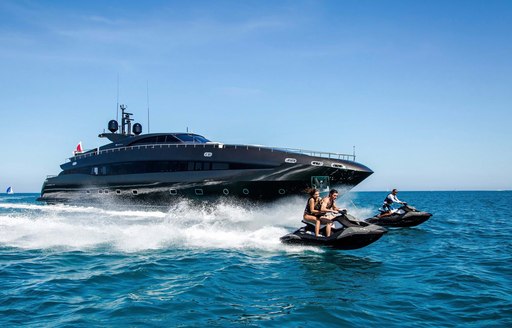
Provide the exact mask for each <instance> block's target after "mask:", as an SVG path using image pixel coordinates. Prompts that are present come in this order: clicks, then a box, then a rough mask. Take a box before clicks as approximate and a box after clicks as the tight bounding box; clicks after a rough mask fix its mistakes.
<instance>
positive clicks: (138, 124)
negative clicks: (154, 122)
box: [133, 123, 142, 135]
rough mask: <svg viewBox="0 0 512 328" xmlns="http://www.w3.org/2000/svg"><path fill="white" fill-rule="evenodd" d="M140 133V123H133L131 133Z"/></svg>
mask: <svg viewBox="0 0 512 328" xmlns="http://www.w3.org/2000/svg"><path fill="white" fill-rule="evenodd" d="M141 133H142V125H141V124H140V123H135V124H134V125H133V134H135V135H139V134H141Z"/></svg>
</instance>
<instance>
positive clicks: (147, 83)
mask: <svg viewBox="0 0 512 328" xmlns="http://www.w3.org/2000/svg"><path fill="white" fill-rule="evenodd" d="M146 98H147V99H146V100H147V104H148V133H149V82H148V81H147V80H146Z"/></svg>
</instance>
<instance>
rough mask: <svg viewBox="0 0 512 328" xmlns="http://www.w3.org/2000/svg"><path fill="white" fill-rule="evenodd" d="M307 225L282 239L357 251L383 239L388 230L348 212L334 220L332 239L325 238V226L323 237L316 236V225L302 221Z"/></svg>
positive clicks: (296, 242)
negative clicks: (358, 218) (360, 219)
mask: <svg viewBox="0 0 512 328" xmlns="http://www.w3.org/2000/svg"><path fill="white" fill-rule="evenodd" d="M302 222H303V223H305V224H306V225H305V226H304V227H302V228H300V229H299V230H297V231H295V232H293V233H289V234H287V235H286V236H283V237H281V242H282V243H285V244H299V245H313V246H329V247H332V248H335V249H344V250H348V249H357V248H362V247H365V246H368V245H370V244H371V243H374V242H376V241H377V240H379V238H380V237H382V235H383V234H385V233H386V232H387V230H386V229H385V228H383V227H380V226H377V225H374V224H369V223H367V222H364V221H359V220H357V219H356V218H354V217H353V216H351V215H350V214H347V213H346V212H343V213H341V214H340V215H338V216H336V217H335V218H334V219H333V222H334V226H333V227H332V229H331V236H330V237H323V236H325V225H322V226H320V233H321V234H322V235H323V236H318V237H316V236H315V224H314V223H312V222H308V221H304V220H303V221H302Z"/></svg>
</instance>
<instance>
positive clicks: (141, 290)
mask: <svg viewBox="0 0 512 328" xmlns="http://www.w3.org/2000/svg"><path fill="white" fill-rule="evenodd" d="M38 195H39V194H37V193H29V194H14V195H0V276H1V279H0V295H1V297H0V323H1V324H2V326H6V327H11V326H26V327H41V326H44V327H70V326H71V327H91V326H92V327H104V326H109V327H112V326H119V327H121V326H123V327H124V326H127V325H130V326H147V327H153V326H154V327H161V326H180V327H197V326H206V325H207V326H214V327H220V326H222V327H225V326H232V327H238V326H251V327H259V326H265V327H268V326H271V327H272V326H275V327H283V326H287V327H303V326H318V327H320V326H322V327H324V326H332V327H335V326H336V327H337V326H343V327H361V326H377V325H385V326H387V327H402V326H421V327H424V326H435V327H438V326H441V327H459V326H460V327H462V326H463V327H468V326H469V327H487V326H493V327H506V326H511V325H512V287H511V277H512V269H511V267H510V265H509V263H511V261H512V243H511V241H510V240H511V236H512V227H511V225H510V213H509V212H510V205H511V204H512V191H466V190H460V191H401V192H400V193H399V198H400V199H401V200H403V201H407V202H408V203H409V204H411V205H413V206H415V207H417V208H418V209H421V210H424V211H428V212H431V213H433V216H432V218H431V219H430V220H429V221H427V222H425V223H424V224H422V225H420V226H417V227H414V228H404V229H390V231H389V233H388V234H386V235H384V236H383V237H382V238H381V239H380V240H379V241H377V242H376V243H374V244H371V245H369V246H368V247H365V248H362V249H358V250H352V251H336V250H332V249H327V248H321V247H304V246H290V245H284V244H281V243H280V241H279V237H280V236H282V235H284V234H286V233H289V232H291V231H293V230H294V229H296V228H298V227H299V226H301V222H300V221H301V216H302V211H303V209H304V206H305V202H306V197H292V198H289V199H286V200H283V201H278V202H276V203H273V204H267V205H259V206H248V205H247V204H240V203H236V202H221V203H215V204H211V203H205V204H203V205H201V204H199V205H198V204H197V203H191V202H187V201H182V202H179V203H176V204H172V205H171V206H170V209H169V210H167V211H155V210H150V209H143V208H130V209H126V210H119V209H113V208H95V207H84V206H65V205H54V206H48V205H43V204H40V203H38V202H36V198H37V197H38ZM385 196H386V192H385V191H382V192H375V191H358V192H350V193H348V194H345V195H344V196H343V197H341V198H340V199H339V201H338V202H339V205H341V206H343V207H347V208H348V210H349V212H350V213H352V214H353V215H354V216H356V217H358V218H367V217H370V216H372V215H373V214H375V212H376V210H377V208H378V207H379V206H380V205H381V202H382V200H383V198H384V197H385Z"/></svg>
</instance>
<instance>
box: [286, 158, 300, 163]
mask: <svg viewBox="0 0 512 328" xmlns="http://www.w3.org/2000/svg"><path fill="white" fill-rule="evenodd" d="M284 161H285V163H290V164H295V163H297V159H296V158H290V157H288V158H285V159H284Z"/></svg>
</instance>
